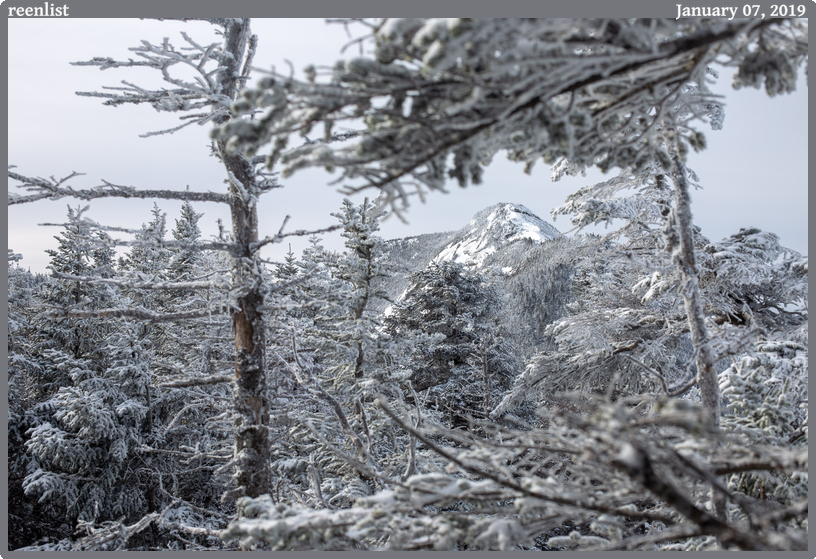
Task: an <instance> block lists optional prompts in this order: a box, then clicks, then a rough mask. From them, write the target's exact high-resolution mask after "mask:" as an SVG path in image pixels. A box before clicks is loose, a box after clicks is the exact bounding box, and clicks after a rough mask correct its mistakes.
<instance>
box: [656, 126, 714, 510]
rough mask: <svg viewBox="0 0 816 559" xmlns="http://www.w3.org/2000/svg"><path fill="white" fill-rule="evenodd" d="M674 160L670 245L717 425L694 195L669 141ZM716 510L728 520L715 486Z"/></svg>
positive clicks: (709, 416) (707, 404)
mask: <svg viewBox="0 0 816 559" xmlns="http://www.w3.org/2000/svg"><path fill="white" fill-rule="evenodd" d="M668 149H669V155H670V156H671V159H672V180H673V182H674V204H675V208H674V223H673V225H674V228H673V234H672V233H670V234H669V239H668V240H669V243H668V246H669V248H670V249H671V250H672V251H673V256H672V257H673V260H674V263H675V264H676V265H677V269H678V270H679V271H680V277H681V280H682V287H681V291H682V293H683V302H684V304H685V307H686V315H687V316H688V322H689V331H690V332H691V342H692V344H693V345H694V353H695V357H696V364H697V385H698V386H699V387H700V396H701V397H702V400H703V410H704V413H705V419H706V420H707V421H708V422H709V423H710V424H711V425H714V426H718V425H719V424H720V387H719V383H718V382H717V371H716V369H715V365H716V358H715V356H714V350H713V349H712V347H711V337H710V335H709V333H708V328H706V324H705V313H704V312H703V301H702V297H701V295H700V286H699V283H698V280H699V274H698V270H697V263H696V261H695V258H694V229H693V227H692V219H691V196H690V194H689V184H688V180H687V178H686V168H685V166H684V165H683V163H682V161H680V156H679V155H678V154H677V149H676V146H675V144H674V143H672V142H668ZM711 501H712V503H713V507H712V510H713V512H714V514H715V515H716V516H717V517H718V518H720V519H721V520H727V509H726V502H725V497H724V496H723V495H722V493H720V492H718V491H716V490H715V489H713V488H712V489H711Z"/></svg>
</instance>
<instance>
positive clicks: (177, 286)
mask: <svg viewBox="0 0 816 559" xmlns="http://www.w3.org/2000/svg"><path fill="white" fill-rule="evenodd" d="M53 276H54V277H55V278H59V279H64V280H69V281H77V282H82V283H90V284H104V285H115V286H117V287H124V288H127V289H155V290H159V291H184V290H188V289H222V290H228V289H229V288H230V284H229V282H228V281H227V280H226V279H224V278H220V277H216V278H215V279H213V280H210V281H163V280H160V279H159V278H157V277H156V276H148V275H146V274H143V273H141V272H140V273H137V274H136V277H125V278H100V277H96V276H75V275H72V274H65V273H62V272H54V273H53Z"/></svg>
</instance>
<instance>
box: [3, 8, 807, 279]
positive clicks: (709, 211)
mask: <svg viewBox="0 0 816 559" xmlns="http://www.w3.org/2000/svg"><path fill="white" fill-rule="evenodd" d="M252 28H253V32H255V33H256V34H258V36H259V39H260V43H259V49H258V54H257V56H256V58H255V65H256V66H257V67H258V68H269V67H271V66H272V65H275V66H276V67H277V68H279V69H281V68H286V63H285V62H284V59H288V60H289V61H291V62H292V64H293V65H294V67H295V68H296V70H297V71H298V72H300V71H301V70H302V68H303V67H304V66H306V65H307V64H309V63H315V64H318V65H319V64H325V65H329V64H332V63H333V62H334V61H335V60H337V59H338V58H344V57H350V56H355V55H357V50H356V48H350V49H349V50H347V51H346V52H345V53H341V49H342V47H343V46H344V45H345V44H346V43H347V42H348V36H347V35H346V32H345V30H344V29H343V27H342V26H339V25H327V24H325V23H324V22H323V20H321V19H307V20H293V19H283V20H280V19H256V20H253V23H252ZM182 30H185V31H186V32H187V33H188V34H189V35H191V37H192V38H193V39H195V40H197V42H199V43H205V42H214V41H216V37H215V35H214V34H213V32H212V28H211V26H209V25H208V24H203V23H186V24H185V23H181V22H156V21H140V20H126V19H111V20H105V19H93V20H82V19H9V20H8V40H9V63H8V71H9V76H8V83H9V92H8V95H9V97H8V142H9V148H8V149H9V151H8V162H9V164H11V165H17V167H18V168H17V169H16V171H17V172H19V173H21V174H24V175H34V176H55V177H58V178H59V177H63V176H65V175H68V174H69V173H70V172H72V171H77V172H81V173H85V174H86V176H84V177H81V178H79V179H75V180H74V181H73V183H72V184H73V186H74V187H77V188H79V187H90V186H96V185H98V184H100V183H101V182H100V181H101V180H102V179H104V180H107V181H110V182H113V183H116V184H124V185H130V186H134V187H141V188H151V189H153V188H178V189H183V188H185V186H187V185H189V186H190V188H191V189H192V190H204V191H206V190H213V191H223V190H224V188H225V185H224V184H223V181H224V178H225V176H224V171H223V168H222V167H221V166H220V165H218V163H217V161H216V160H215V159H214V158H212V157H210V156H209V147H208V144H209V140H208V132H209V130H208V129H204V128H200V127H192V128H187V129H185V130H182V131H181V132H178V133H176V134H174V135H172V136H158V137H152V138H139V134H144V133H146V132H150V131H154V130H160V129H164V128H170V127H172V126H175V125H176V124H177V122H178V121H177V120H176V117H175V116H174V115H172V114H167V113H164V114H159V113H156V112H155V111H153V110H152V108H150V107H147V106H130V107H118V108H115V109H114V108H110V107H104V106H102V104H101V102H100V100H98V99H93V98H87V97H79V96H76V95H75V94H74V92H76V91H92V90H98V89H99V88H100V87H101V86H103V85H107V86H116V85H120V81H121V80H127V81H132V82H135V83H137V84H139V85H143V84H146V85H148V86H157V85H160V84H159V83H157V82H156V80H155V77H154V76H152V73H153V71H152V70H142V69H140V70H123V69H120V70H115V69H114V70H106V71H104V72H100V71H99V70H98V69H97V68H92V67H73V66H70V65H69V63H70V62H73V61H81V60H87V59H90V58H93V57H95V56H102V57H108V56H110V57H112V58H116V59H126V58H129V57H130V56H131V53H129V52H128V51H127V48H128V47H132V46H137V45H138V44H139V42H140V40H142V39H145V40H149V41H151V42H154V43H157V42H161V40H162V39H163V38H164V37H169V38H170V40H171V42H174V43H175V44H176V45H177V46H178V45H180V44H181V37H180V31H182ZM730 82H731V71H730V70H725V71H722V72H721V74H720V83H719V84H718V87H717V90H718V91H719V92H721V93H723V94H724V95H725V101H726V120H725V127H724V129H723V130H721V131H716V132H714V131H710V130H709V131H707V133H706V136H707V139H708V145H709V147H708V149H707V150H706V151H704V152H703V153H701V154H693V155H692V156H691V157H690V160H689V166H690V167H691V168H692V169H694V170H695V171H696V172H697V174H698V175H699V176H700V179H701V184H702V185H703V188H704V189H703V190H701V191H696V192H694V193H693V198H692V201H693V206H692V211H693V213H694V218H695V222H696V223H697V224H698V225H700V226H701V227H702V230H703V234H705V235H706V236H707V237H708V238H710V239H711V240H717V239H720V238H722V237H724V236H727V235H729V234H731V233H735V232H737V231H738V230H739V228H740V227H748V226H754V227H759V228H761V229H764V230H768V231H773V232H775V233H777V234H778V235H779V236H780V237H781V241H782V244H783V245H784V246H787V247H790V248H792V249H794V250H797V251H799V252H802V253H807V249H808V245H807V243H808V239H807V218H808V213H807V192H808V191H807V172H808V169H807V121H808V113H807V111H808V107H807V87H806V85H805V82H804V80H800V84H799V87H798V90H797V91H796V92H795V93H794V94H793V95H788V96H783V97H777V98H773V99H769V98H768V97H767V95H766V94H765V93H764V91H756V90H741V91H734V90H732V89H731V87H730ZM331 178H332V177H331V175H329V174H327V173H325V172H324V171H321V170H310V171H306V172H301V173H300V174H297V175H295V176H294V177H293V178H291V179H287V180H285V181H282V182H283V183H284V184H285V185H286V187H285V188H284V189H282V190H276V191H274V192H273V193H271V194H268V195H267V196H266V197H265V198H263V199H262V202H261V204H260V222H261V231H260V234H261V236H264V235H273V234H275V233H276V232H277V231H278V229H279V228H280V225H281V223H282V221H283V219H284V217H285V216H286V215H287V214H291V216H292V219H291V221H290V222H289V225H288V226H287V229H288V230H291V229H313V228H320V227H325V226H327V225H330V224H332V223H333V222H334V218H332V217H330V215H329V214H330V213H332V212H335V211H337V210H338V208H339V207H340V203H341V200H342V196H341V195H340V194H338V193H337V192H336V191H335V190H334V187H330V186H327V183H328V182H329V181H330V180H331ZM604 179H605V177H604V176H603V175H601V174H600V173H598V172H593V173H591V174H589V175H588V176H587V177H585V178H582V177H578V178H574V179H569V180H562V181H561V182H558V183H552V182H551V181H550V170H549V168H547V167H546V166H544V165H538V166H537V167H536V168H535V169H534V171H533V173H532V175H530V176H528V175H525V174H524V173H523V172H522V166H521V165H518V164H514V163H511V162H508V161H506V160H505V159H504V158H503V157H502V156H501V155H499V156H497V157H496V158H495V159H494V163H493V164H492V165H491V166H490V167H489V168H488V169H487V171H486V173H485V180H484V184H482V185H481V186H478V187H469V188H467V189H464V190H463V189H460V188H459V187H458V186H457V185H456V184H455V183H451V184H450V187H449V188H450V193H449V194H447V195H443V194H438V193H435V194H432V195H431V196H430V197H429V199H428V203H427V204H425V205H421V204H419V203H416V204H415V205H413V206H412V208H411V211H410V212H409V214H408V217H409V220H410V224H408V225H405V224H403V223H401V222H399V221H398V220H397V219H396V218H392V219H390V220H388V221H386V222H385V223H384V224H383V225H382V228H381V229H382V231H381V232H382V235H383V236H384V237H386V238H393V237H404V236H410V235H417V234H421V233H430V232H436V231H447V230H454V229H458V228H460V227H462V226H464V225H465V224H467V222H468V221H469V220H470V219H471V217H472V216H473V214H475V213H476V212H478V211H479V210H481V209H482V208H485V207H487V206H489V205H492V204H495V203H498V202H513V203H519V204H524V205H525V206H527V207H528V208H530V209H531V210H533V211H534V212H535V213H537V214H538V215H539V216H540V217H542V218H544V219H547V220H550V221H551V218H550V215H549V214H550V210H551V209H552V208H553V207H554V206H557V205H560V204H562V203H563V201H564V198H565V197H566V196H567V195H568V194H569V193H571V192H574V191H575V190H577V189H578V188H580V187H582V186H584V185H586V184H591V183H594V182H598V181H600V180H604ZM10 188H11V185H10ZM78 203H79V202H76V201H71V200H60V201H57V202H38V203H34V204H28V205H19V206H13V207H10V208H9V216H8V217H9V221H8V223H9V225H8V227H9V248H11V249H14V250H15V251H16V252H18V253H21V254H23V256H24V259H23V262H22V264H23V265H24V266H27V267H30V268H31V269H32V271H38V272H44V271H45V269H46V266H47V264H48V256H47V255H46V254H45V253H44V251H45V250H46V249H48V248H55V247H56V241H55V240H54V239H53V237H54V235H56V234H57V233H58V232H59V229H58V228H55V227H38V225H37V224H39V223H45V222H50V223H62V222H64V221H65V216H66V207H67V205H68V204H72V205H74V206H76V205H77V204H78ZM159 205H160V207H161V208H162V209H163V210H164V211H165V212H166V213H167V216H168V228H169V229H172V227H173V225H174V220H175V218H176V217H178V211H179V206H180V204H179V203H175V202H170V201H160V202H159ZM90 206H91V209H90V210H89V212H88V214H87V215H88V217H90V218H91V219H94V220H96V221H98V222H100V223H104V224H109V225H116V226H124V227H133V228H137V227H139V226H140V225H141V224H142V223H145V222H147V221H149V220H150V208H151V206H152V202H151V201H133V200H116V199H111V200H104V201H94V202H92V203H91V204H90ZM196 209H197V211H199V212H203V213H204V217H203V218H202V220H201V226H202V229H203V231H204V233H205V235H207V236H209V235H212V234H214V233H215V231H216V226H215V222H216V219H217V218H222V219H223V220H224V221H225V223H228V222H229V219H228V211H227V208H226V207H223V208H222V207H221V205H220V204H205V203H201V204H198V205H197V206H196ZM554 224H555V226H556V227H557V228H559V229H560V230H561V231H566V230H568V229H569V224H568V222H567V220H566V219H565V218H563V217H562V218H560V219H559V220H558V221H556V222H554ZM324 237H325V243H324V244H325V245H326V246H327V247H328V248H333V249H340V248H341V247H342V243H341V239H340V238H339V237H338V236H324ZM292 244H293V249H294V250H295V252H296V253H300V251H301V250H302V248H303V247H304V246H305V244H306V242H305V240H303V241H297V240H295V241H292ZM285 251H286V246H285V245H284V246H278V247H272V248H271V249H269V250H267V251H266V252H265V253H264V256H265V257H267V258H270V259H280V258H281V257H282V255H283V253H285Z"/></svg>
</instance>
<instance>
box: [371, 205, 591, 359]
mask: <svg viewBox="0 0 816 559" xmlns="http://www.w3.org/2000/svg"><path fill="white" fill-rule="evenodd" d="M582 244H583V241H582V239H581V238H567V237H564V236H563V235H562V234H561V233H560V232H559V231H558V230H557V229H556V228H555V227H554V226H553V225H552V224H550V223H548V222H546V221H544V220H543V219H541V218H540V217H538V216H537V215H535V214H534V213H533V212H532V211H530V210H529V209H528V208H526V207H525V206H523V205H521V204H509V203H502V204H496V205H493V206H490V207H488V208H485V209H483V210H481V211H480V212H478V213H477V214H476V215H475V216H474V217H473V219H472V220H471V221H470V223H468V224H467V225H465V226H464V227H463V228H462V229H460V230H458V231H452V232H443V233H433V234H428V235H419V236H416V237H406V238H403V239H393V240H389V241H386V243H385V254H384V256H383V258H384V259H385V260H386V261H387V262H388V263H389V264H392V265H394V266H395V267H396V268H397V269H398V270H399V273H397V274H395V275H394V276H392V277H390V278H388V279H386V280H385V284H386V289H387V291H388V292H389V294H390V295H391V297H392V299H393V300H398V299H399V297H400V296H401V295H402V294H403V293H404V292H405V290H406V289H407V288H408V287H409V285H408V281H409V279H408V278H409V276H410V275H411V274H412V273H413V272H415V271H419V270H422V269H424V268H425V267H426V266H428V265H429V264H430V263H432V262H436V263H439V262H442V261H452V262H456V263H460V264H463V265H465V266H466V267H469V268H471V269H475V270H477V271H479V272H480V273H483V274H485V275H487V276H488V277H490V278H492V280H493V281H495V282H496V283H497V285H499V287H500V289H501V291H502V293H503V294H504V296H505V297H506V304H505V305H504V306H503V309H504V311H503V312H504V316H503V317H502V319H503V321H504V322H505V324H506V325H507V326H508V327H509V330H510V331H511V332H513V333H514V336H515V337H516V339H515V340H514V341H515V342H516V344H517V345H518V347H519V350H520V353H521V355H522V356H526V355H529V354H530V353H532V352H534V351H536V350H540V349H546V348H547V347H548V344H549V343H550V342H549V340H548V339H547V338H546V336H544V334H543V331H544V328H545V327H546V326H547V324H549V323H550V322H552V321H553V320H555V319H556V318H558V317H560V316H561V315H562V314H563V307H564V304H565V303H566V302H567V301H568V300H569V294H570V281H571V277H572V269H573V267H572V265H571V264H572V262H574V253H575V251H580V248H581V246H582ZM383 310H386V309H385V307H384V308H383Z"/></svg>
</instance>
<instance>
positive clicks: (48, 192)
mask: <svg viewBox="0 0 816 559" xmlns="http://www.w3.org/2000/svg"><path fill="white" fill-rule="evenodd" d="M13 167H14V166H13V165H10V166H9V169H12V168H13ZM81 174H82V173H76V172H74V173H71V174H70V175H68V176H66V177H64V178H62V179H55V178H54V177H51V178H50V179H44V178H39V177H27V176H25V175H20V174H18V173H15V172H13V171H11V170H9V171H8V176H9V178H10V179H14V180H16V181H19V182H20V183H22V184H18V185H16V186H17V188H22V189H24V190H26V191H28V192H30V193H31V194H29V195H28V196H22V195H19V194H12V193H9V194H8V205H9V206H12V205H15V204H25V203H28V202H36V201H37V200H59V199H61V198H75V199H79V200H94V199H96V198H111V197H118V198H142V199H153V198H163V199H167V200H184V201H187V202H218V203H221V204H229V202H230V199H229V196H228V195H226V194H219V193H216V192H194V191H189V190H166V189H165V190H143V189H137V188H135V187H133V186H122V185H117V184H113V183H110V182H108V181H105V180H103V181H102V184H101V185H99V186H95V187H92V188H89V189H79V190H75V189H74V188H72V187H70V186H63V185H64V184H65V183H66V182H67V181H69V180H70V179H72V178H74V177H77V176H80V175H81Z"/></svg>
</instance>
